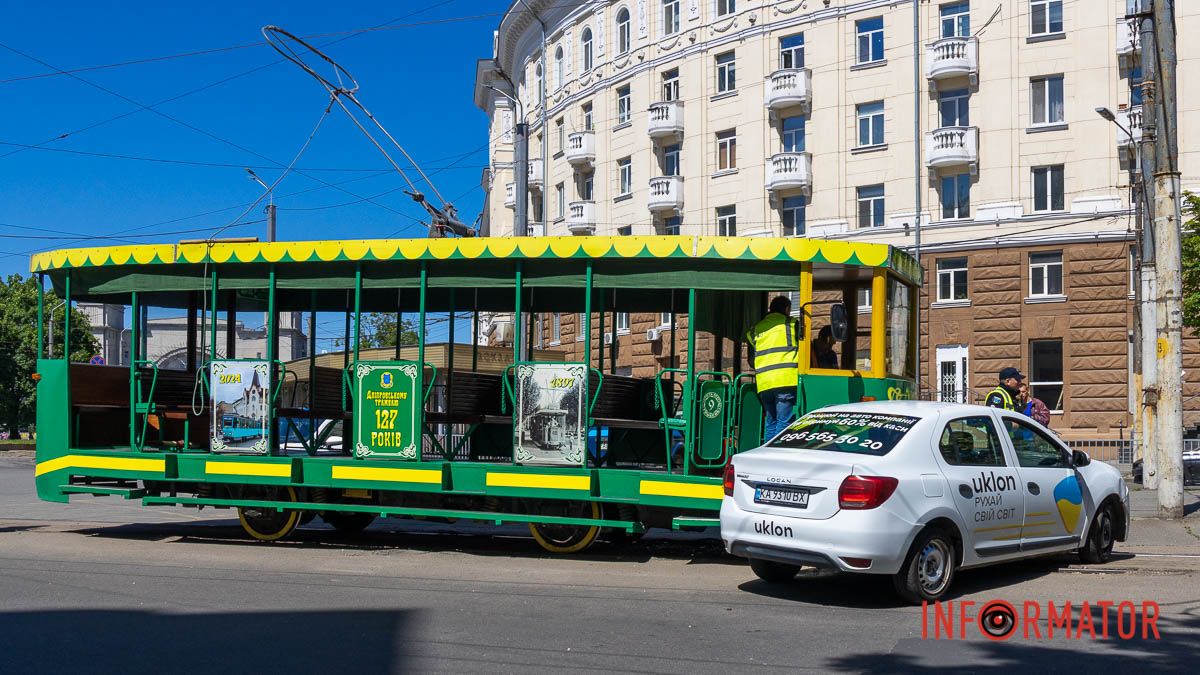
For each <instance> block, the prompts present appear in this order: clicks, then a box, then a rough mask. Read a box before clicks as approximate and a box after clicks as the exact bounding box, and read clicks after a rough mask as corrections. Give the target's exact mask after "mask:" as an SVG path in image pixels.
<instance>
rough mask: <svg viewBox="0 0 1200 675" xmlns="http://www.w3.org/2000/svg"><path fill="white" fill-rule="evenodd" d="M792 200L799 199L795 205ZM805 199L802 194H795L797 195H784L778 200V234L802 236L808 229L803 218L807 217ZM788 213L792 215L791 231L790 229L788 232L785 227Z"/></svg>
mask: <svg viewBox="0 0 1200 675" xmlns="http://www.w3.org/2000/svg"><path fill="white" fill-rule="evenodd" d="M792 200H799V202H800V203H799V205H796V204H795V202H793V201H792ZM806 201H807V200H806V199H805V198H804V197H803V196H802V195H797V196H792V197H784V198H783V199H781V200H780V205H779V225H780V234H782V235H783V236H785V237H802V236H804V233H805V232H806V231H807V229H808V225H807V223H806V222H805V220H806V218H807V215H806V213H805V211H806V209H807V207H808V204H807V203H806ZM789 213H790V214H791V216H792V231H791V233H788V231H787V229H786V223H787V219H788V214H789ZM797 226H799V227H797Z"/></svg>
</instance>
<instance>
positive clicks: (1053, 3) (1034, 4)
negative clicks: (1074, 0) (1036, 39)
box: [1029, 0, 1063, 35]
mask: <svg viewBox="0 0 1200 675" xmlns="http://www.w3.org/2000/svg"><path fill="white" fill-rule="evenodd" d="M1061 32H1063V3H1062V0H1029V34H1030V35H1051V34H1053V33H1061Z"/></svg>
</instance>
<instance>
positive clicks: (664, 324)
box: [658, 312, 671, 330]
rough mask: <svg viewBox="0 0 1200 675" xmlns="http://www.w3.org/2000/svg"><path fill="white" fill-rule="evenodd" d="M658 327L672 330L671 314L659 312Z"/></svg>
mask: <svg viewBox="0 0 1200 675" xmlns="http://www.w3.org/2000/svg"><path fill="white" fill-rule="evenodd" d="M658 327H659V328H665V329H667V330H670V328H671V313H670V312H659V313H658Z"/></svg>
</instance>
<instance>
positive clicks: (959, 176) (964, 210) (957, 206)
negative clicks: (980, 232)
mask: <svg viewBox="0 0 1200 675" xmlns="http://www.w3.org/2000/svg"><path fill="white" fill-rule="evenodd" d="M961 180H966V182H967V195H966V197H967V199H966V204H963V203H962V202H961V201H959V199H958V183H959V181H961ZM940 182H941V185H940V186H939V188H940V189H941V194H939V195H938V197H939V201H940V202H941V208H942V220H964V219H967V218H970V217H971V174H970V173H954V174H950V175H948V176H942V177H941V181H940ZM947 183H950V187H951V189H950V194H951V195H952V196H953V199H952V200H951V203H950V204H949V209H948V208H947V201H946V196H947V194H946V193H947V190H946V184H947ZM947 211H949V212H950V215H946V214H947Z"/></svg>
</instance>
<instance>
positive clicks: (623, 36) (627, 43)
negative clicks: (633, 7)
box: [617, 7, 633, 55]
mask: <svg viewBox="0 0 1200 675" xmlns="http://www.w3.org/2000/svg"><path fill="white" fill-rule="evenodd" d="M631 25H632V22H631V21H630V17H629V10H628V9H626V8H624V7H622V8H621V9H618V10H617V54H618V55H620V54H628V53H629V50H630V49H632V48H633V31H632V29H631Z"/></svg>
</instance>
